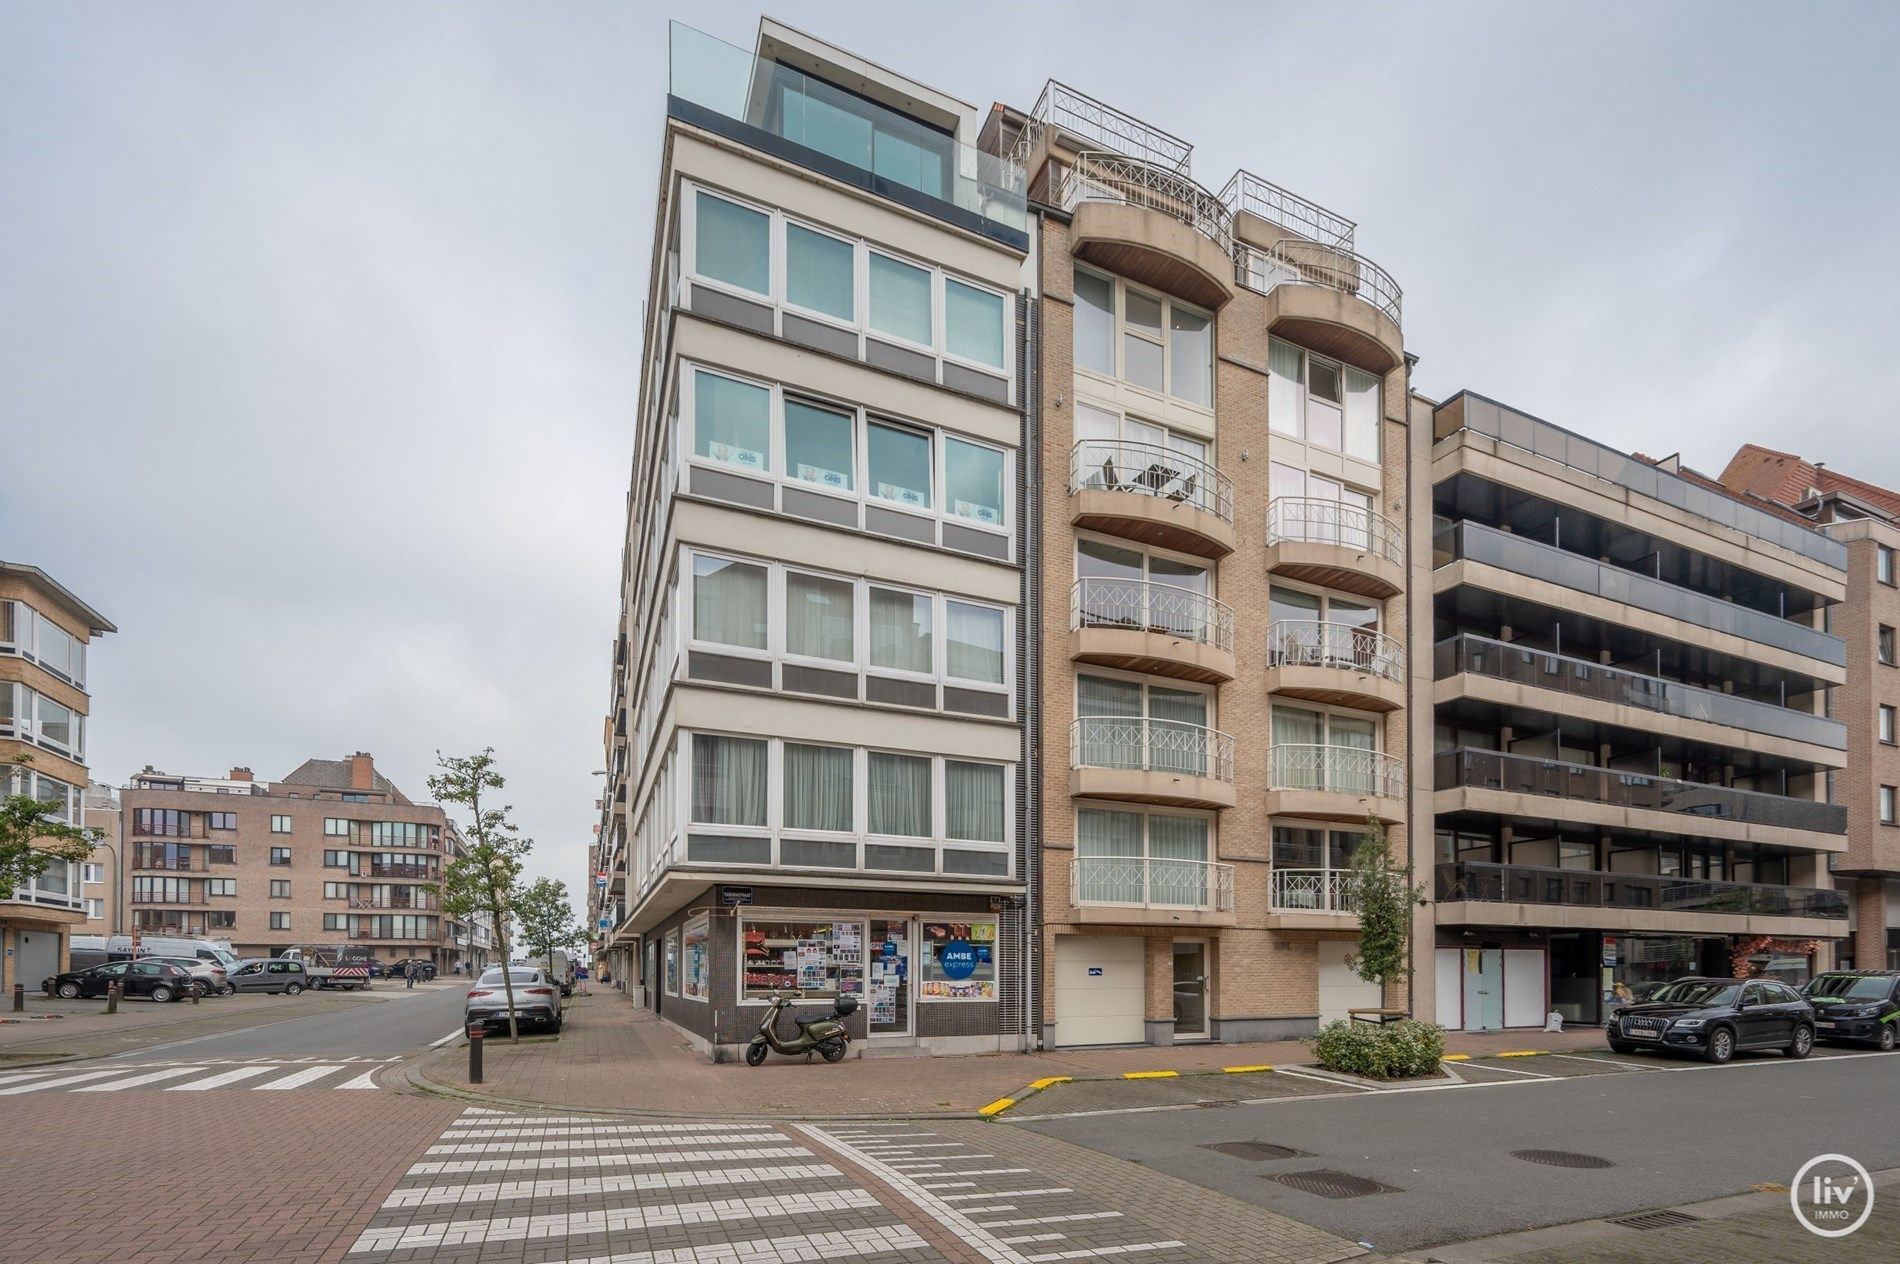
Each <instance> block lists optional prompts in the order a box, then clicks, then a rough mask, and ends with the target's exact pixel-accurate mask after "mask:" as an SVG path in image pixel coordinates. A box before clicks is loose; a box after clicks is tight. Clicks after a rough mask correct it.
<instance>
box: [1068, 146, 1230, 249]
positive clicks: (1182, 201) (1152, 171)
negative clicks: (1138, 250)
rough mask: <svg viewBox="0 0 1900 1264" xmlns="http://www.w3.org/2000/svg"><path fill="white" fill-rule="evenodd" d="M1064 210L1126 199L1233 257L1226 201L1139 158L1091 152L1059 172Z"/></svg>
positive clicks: (1079, 157)
mask: <svg viewBox="0 0 1900 1264" xmlns="http://www.w3.org/2000/svg"><path fill="white" fill-rule="evenodd" d="M1061 202H1062V209H1063V210H1065V211H1072V210H1074V209H1075V207H1076V205H1077V203H1080V202H1124V203H1126V204H1128V205H1129V206H1140V207H1144V208H1146V209H1148V210H1151V211H1159V212H1161V213H1162V214H1163V215H1166V216H1168V217H1170V218H1171V219H1177V220H1180V221H1181V222H1182V223H1183V224H1186V225H1187V226H1188V227H1189V228H1192V229H1193V230H1194V231H1195V232H1197V233H1199V234H1201V236H1203V237H1205V238H1207V239H1208V240H1209V241H1211V242H1213V243H1214V244H1215V245H1216V246H1219V247H1220V251H1221V253H1222V254H1224V255H1227V256H1228V257H1230V258H1232V257H1233V255H1234V217H1233V214H1232V213H1231V212H1230V211H1228V209H1227V204H1226V203H1225V202H1223V201H1221V200H1220V199H1219V198H1217V197H1215V196H1214V195H1213V194H1212V193H1209V192H1208V191H1207V190H1206V189H1203V188H1202V187H1201V186H1200V185H1198V184H1196V183H1194V181H1193V180H1191V179H1189V178H1188V177H1187V176H1185V175H1183V174H1182V173H1181V172H1179V171H1175V170H1170V169H1169V168H1167V167H1163V166H1160V165H1157V164H1155V163H1151V162H1143V161H1142V160H1141V159H1138V158H1124V157H1122V156H1121V155H1120V154H1107V153H1101V152H1099V151H1090V152H1087V153H1081V154H1077V155H1076V156H1075V162H1074V163H1072V164H1071V165H1070V166H1069V167H1068V169H1067V170H1065V171H1064V172H1063V173H1062V187H1061Z"/></svg>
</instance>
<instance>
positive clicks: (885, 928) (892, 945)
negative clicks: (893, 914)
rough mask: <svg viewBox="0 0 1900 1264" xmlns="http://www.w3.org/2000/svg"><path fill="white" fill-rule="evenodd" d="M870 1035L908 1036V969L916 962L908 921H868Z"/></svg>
mask: <svg viewBox="0 0 1900 1264" xmlns="http://www.w3.org/2000/svg"><path fill="white" fill-rule="evenodd" d="M870 951H871V960H870V962H869V965H870V968H871V1034H872V1035H873V1036H908V1035H910V1034H911V1031H912V1027H911V1020H910V997H911V987H910V984H911V969H912V966H913V963H914V962H915V960H916V957H915V955H914V954H913V953H912V951H911V924H910V920H909V919H908V918H905V919H902V920H896V921H879V920H877V919H876V918H873V919H872V921H871V948H870Z"/></svg>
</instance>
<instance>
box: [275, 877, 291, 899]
mask: <svg viewBox="0 0 1900 1264" xmlns="http://www.w3.org/2000/svg"><path fill="white" fill-rule="evenodd" d="M270 898H271V899H273V900H288V899H289V898H290V879H289V878H272V879H271V880H270Z"/></svg>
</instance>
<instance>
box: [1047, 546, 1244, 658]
mask: <svg viewBox="0 0 1900 1264" xmlns="http://www.w3.org/2000/svg"><path fill="white" fill-rule="evenodd" d="M1075 575H1076V580H1077V592H1076V598H1077V600H1078V602H1079V603H1080V611H1079V613H1080V614H1081V617H1082V618H1083V619H1084V620H1085V621H1086V623H1087V624H1088V625H1089V626H1091V627H1127V628H1151V629H1153V630H1155V631H1161V632H1168V633H1170V634H1172V635H1175V636H1179V637H1184V638H1187V639H1189V640H1195V641H1207V640H1210V639H1211V638H1213V637H1214V636H1215V634H1216V633H1217V631H1218V630H1219V629H1218V628H1217V627H1216V626H1215V624H1214V622H1213V618H1212V606H1211V603H1209V602H1207V601H1205V600H1203V599H1204V598H1207V597H1209V596H1210V595H1211V592H1212V587H1213V585H1212V581H1211V579H1210V577H1209V573H1208V569H1207V567H1206V565H1204V564H1202V563H1198V562H1188V561H1182V560H1179V559H1176V558H1171V557H1166V556H1163V555H1161V554H1158V553H1155V554H1150V553H1144V552H1141V551H1139V550H1137V549H1131V548H1128V547H1125V546H1124V545H1122V544H1119V543H1114V544H1111V543H1109V542H1107V541H1105V540H1093V539H1089V538H1087V537H1082V538H1079V539H1077V540H1076V542H1075ZM1149 585H1154V587H1150V586H1149Z"/></svg>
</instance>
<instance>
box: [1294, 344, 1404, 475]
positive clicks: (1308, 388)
mask: <svg viewBox="0 0 1900 1264" xmlns="http://www.w3.org/2000/svg"><path fill="white" fill-rule="evenodd" d="M1267 367H1268V378H1267V425H1268V427H1269V428H1270V429H1272V430H1274V431H1276V432H1278V433H1280V434H1284V435H1290V436H1292V437H1293V438H1296V439H1304V440H1305V441H1306V442H1307V443H1309V444H1312V445H1313V446H1314V447H1319V448H1325V449H1327V450H1329V451H1333V452H1344V453H1345V454H1346V455H1347V456H1350V457H1356V458H1358V459H1359V460H1362V461H1377V460H1379V418H1380V412H1381V405H1380V387H1381V384H1380V381H1379V379H1378V377H1376V376H1375V375H1373V374H1371V373H1365V372H1362V371H1360V370H1359V369H1355V368H1353V367H1352V366H1351V365H1344V364H1340V363H1338V362H1337V361H1333V360H1328V359H1326V358H1325V357H1324V356H1319V355H1314V354H1313V353H1311V352H1308V351H1306V350H1304V349H1302V348H1300V347H1296V346H1294V345H1293V344H1292V343H1290V342H1282V341H1281V340H1279V339H1277V338H1275V339H1273V340H1272V341H1271V343H1270V344H1269V346H1268V349H1267Z"/></svg>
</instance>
